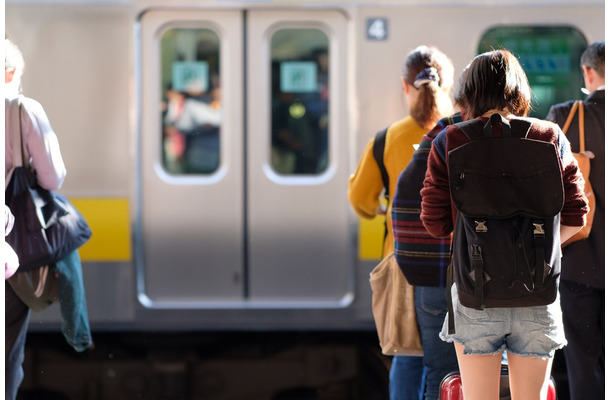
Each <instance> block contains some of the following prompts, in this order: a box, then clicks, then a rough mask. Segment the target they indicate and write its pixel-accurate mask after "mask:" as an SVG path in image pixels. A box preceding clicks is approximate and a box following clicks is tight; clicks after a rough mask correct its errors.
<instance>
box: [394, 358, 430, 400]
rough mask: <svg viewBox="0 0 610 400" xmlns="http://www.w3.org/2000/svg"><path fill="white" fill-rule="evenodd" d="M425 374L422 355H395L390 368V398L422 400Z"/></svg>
mask: <svg viewBox="0 0 610 400" xmlns="http://www.w3.org/2000/svg"><path fill="white" fill-rule="evenodd" d="M424 376H425V374H424V363H423V362H422V357H411V356H394V358H392V367H391V368H390V400H421V398H422V394H423V392H424Z"/></svg>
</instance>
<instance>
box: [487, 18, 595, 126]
mask: <svg viewBox="0 0 610 400" xmlns="http://www.w3.org/2000/svg"><path fill="white" fill-rule="evenodd" d="M586 47H587V40H586V39H585V37H584V35H583V34H582V33H581V32H580V31H578V30H577V29H575V28H572V27H565V26H561V27H549V26H501V27H495V28H492V29H490V30H488V31H487V32H486V33H485V34H484V35H483V37H482V39H481V41H480V42H479V53H481V52H485V51H489V50H491V49H498V48H505V49H508V50H510V51H512V52H513V53H514V54H515V55H516V56H517V57H518V58H519V61H520V62H521V65H522V66H523V69H524V70H525V73H526V74H527V78H528V80H529V83H530V86H531V88H532V105H533V110H532V113H531V115H532V116H534V117H538V118H545V117H546V115H547V113H548V111H549V108H550V107H551V105H553V104H555V103H560V102H563V101H566V100H569V99H575V98H582V96H583V94H582V92H581V90H580V89H581V88H582V87H583V84H584V83H583V80H582V73H581V71H580V55H581V54H582V52H583V51H584V50H585V48H586Z"/></svg>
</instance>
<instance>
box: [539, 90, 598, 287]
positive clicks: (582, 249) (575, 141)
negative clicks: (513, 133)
mask: <svg viewBox="0 0 610 400" xmlns="http://www.w3.org/2000/svg"><path fill="white" fill-rule="evenodd" d="M604 103H605V90H603V89H602V90H598V91H595V92H593V93H592V94H590V95H589V96H588V97H587V98H586V99H585V100H584V105H585V147H586V150H591V151H592V152H593V153H595V158H594V159H593V160H591V174H590V176H589V179H590V181H591V186H592V187H593V192H594V193H595V218H594V219H593V227H592V229H591V234H590V235H589V238H587V239H584V240H581V241H579V242H574V243H573V244H570V245H568V246H567V247H565V248H564V249H563V260H562V270H561V278H562V279H566V280H569V281H572V282H576V283H582V284H585V285H589V286H593V287H596V288H600V289H603V288H604V219H605V210H604V205H605V196H604V165H605V154H604V142H605V138H604V130H605V129H604V128H605V113H604V107H605V106H604ZM573 104H574V101H573V100H571V101H567V102H565V103H561V104H557V105H554V106H553V107H551V109H550V111H549V114H548V116H547V119H548V120H551V121H554V122H556V123H557V124H558V125H559V126H560V127H563V124H564V123H565V121H566V119H567V117H568V114H569V112H570V109H571V108H572V105H573ZM565 134H566V136H567V137H568V140H569V141H570V144H571V145H572V151H574V152H578V151H579V147H580V145H579V138H578V113H576V115H575V116H574V119H573V120H572V123H571V124H570V127H569V128H568V131H567V132H565Z"/></svg>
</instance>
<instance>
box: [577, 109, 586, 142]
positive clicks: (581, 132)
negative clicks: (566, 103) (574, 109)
mask: <svg viewBox="0 0 610 400" xmlns="http://www.w3.org/2000/svg"><path fill="white" fill-rule="evenodd" d="M578 137H579V140H580V152H581V153H582V152H584V151H585V150H586V149H585V104H584V103H583V102H582V101H581V100H578Z"/></svg>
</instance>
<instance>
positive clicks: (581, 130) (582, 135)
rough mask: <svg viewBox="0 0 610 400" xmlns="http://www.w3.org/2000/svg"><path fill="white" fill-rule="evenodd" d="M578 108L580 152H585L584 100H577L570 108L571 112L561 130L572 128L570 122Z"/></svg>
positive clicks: (564, 131) (565, 130)
mask: <svg viewBox="0 0 610 400" xmlns="http://www.w3.org/2000/svg"><path fill="white" fill-rule="evenodd" d="M577 109H578V138H579V141H580V149H579V150H578V151H579V152H581V153H582V152H584V151H585V150H586V149H585V105H584V103H583V102H582V100H576V101H575V102H574V104H573V105H572V108H571V109H570V113H569V114H568V118H567V119H566V122H565V123H564V124H563V128H561V130H562V131H563V133H566V132H567V131H568V128H570V124H571V123H572V119H573V118H574V115H575V114H576V110H577Z"/></svg>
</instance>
